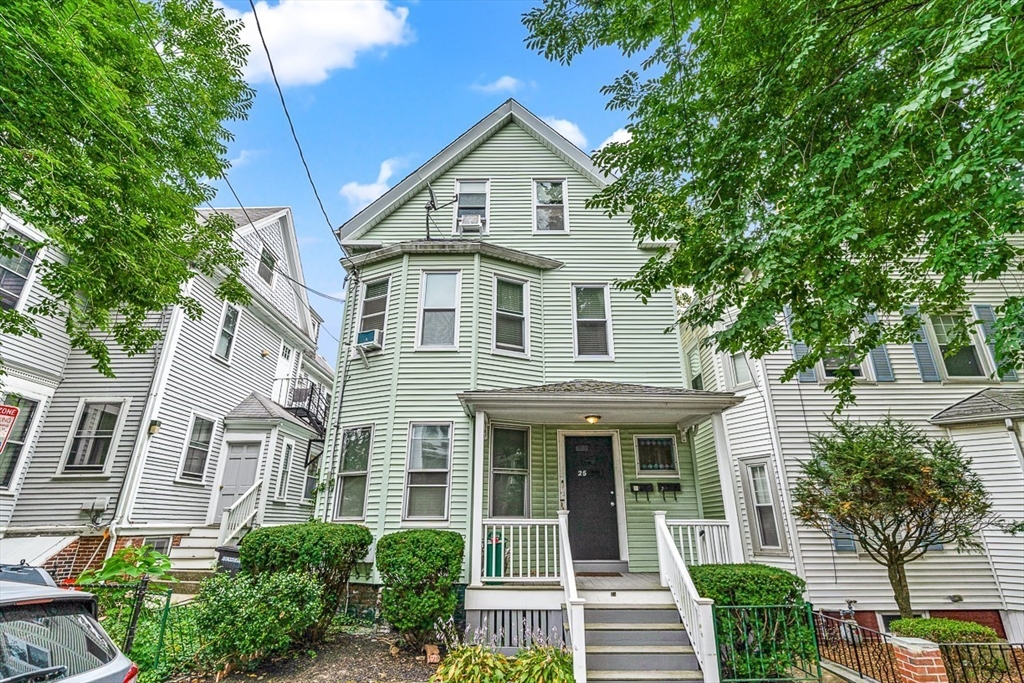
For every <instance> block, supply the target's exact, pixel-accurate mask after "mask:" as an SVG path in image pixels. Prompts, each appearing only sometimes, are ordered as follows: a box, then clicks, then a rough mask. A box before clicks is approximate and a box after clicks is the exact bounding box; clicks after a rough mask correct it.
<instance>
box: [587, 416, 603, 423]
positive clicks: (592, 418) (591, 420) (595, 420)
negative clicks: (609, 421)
mask: <svg viewBox="0 0 1024 683" xmlns="http://www.w3.org/2000/svg"><path fill="white" fill-rule="evenodd" d="M583 419H584V420H586V421H587V422H589V423H590V424H592V425H596V424H597V423H598V422H600V421H601V416H600V415H587V416H586V417H584V418H583Z"/></svg>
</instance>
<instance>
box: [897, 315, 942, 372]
mask: <svg viewBox="0 0 1024 683" xmlns="http://www.w3.org/2000/svg"><path fill="white" fill-rule="evenodd" d="M903 317H904V318H909V317H917V318H918V320H919V322H920V323H921V328H920V330H919V331H918V333H917V340H916V341H914V342H912V343H911V345H912V346H913V347H914V357H915V358H916V359H917V369H918V371H919V372H920V373H921V381H922V382H941V381H942V377H941V376H940V375H939V366H938V365H937V364H936V362H935V356H934V354H932V346H931V344H929V343H928V337H927V335H926V334H925V331H924V321H923V320H921V319H920V317H919V316H918V315H917V306H907V307H906V308H904V309H903Z"/></svg>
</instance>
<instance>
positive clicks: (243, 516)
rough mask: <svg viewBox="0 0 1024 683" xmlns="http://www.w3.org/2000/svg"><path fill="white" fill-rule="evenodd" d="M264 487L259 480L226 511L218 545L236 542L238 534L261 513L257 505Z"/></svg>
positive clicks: (218, 537)
mask: <svg viewBox="0 0 1024 683" xmlns="http://www.w3.org/2000/svg"><path fill="white" fill-rule="evenodd" d="M262 487H263V480H262V479H258V480H257V481H256V483H255V484H253V485H252V486H250V487H249V488H248V490H247V491H246V492H245V493H243V494H242V495H241V496H239V497H238V500H236V501H235V502H234V503H233V504H232V505H231V507H229V508H228V509H227V510H225V511H224V514H223V515H222V516H221V518H220V533H219V534H217V545H226V544H227V543H228V542H229V541H232V540H234V538H235V537H236V536H237V535H238V533H239V532H240V531H241V530H242V529H244V528H245V527H247V526H248V525H249V524H250V523H251V522H252V520H253V519H254V518H255V517H256V513H257V512H259V508H258V506H257V503H259V500H260V489H261V488H262Z"/></svg>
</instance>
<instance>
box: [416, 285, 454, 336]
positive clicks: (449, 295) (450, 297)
mask: <svg viewBox="0 0 1024 683" xmlns="http://www.w3.org/2000/svg"><path fill="white" fill-rule="evenodd" d="M458 298H459V274H458V273H457V272H454V273H424V274H423V296H422V299H421V304H420V343H419V345H420V347H423V348H431V347H433V348H442V349H450V348H454V347H455V341H456V337H455V330H456V327H457V326H458V313H459V303H458Z"/></svg>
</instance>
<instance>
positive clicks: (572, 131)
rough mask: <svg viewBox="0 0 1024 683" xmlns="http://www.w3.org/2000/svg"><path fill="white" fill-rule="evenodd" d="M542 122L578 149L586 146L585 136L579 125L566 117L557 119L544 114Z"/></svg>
mask: <svg viewBox="0 0 1024 683" xmlns="http://www.w3.org/2000/svg"><path fill="white" fill-rule="evenodd" d="M544 123H546V124H548V125H549V126H551V127H552V128H554V129H555V130H556V131H558V132H559V133H560V134H561V135H562V137H564V138H565V139H566V140H568V141H569V142H571V143H572V144H574V145H576V146H577V147H579V148H580V149H586V148H587V136H586V135H584V134H583V131H582V130H580V127H579V126H577V125H576V124H575V123H573V122H572V121H569V120H567V119H558V118H555V117H554V116H545V117H544Z"/></svg>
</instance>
